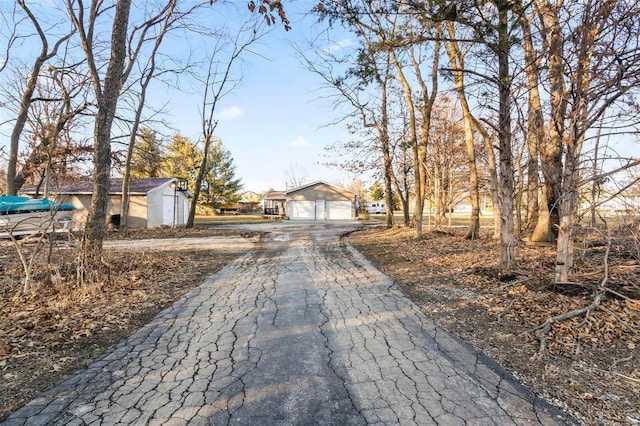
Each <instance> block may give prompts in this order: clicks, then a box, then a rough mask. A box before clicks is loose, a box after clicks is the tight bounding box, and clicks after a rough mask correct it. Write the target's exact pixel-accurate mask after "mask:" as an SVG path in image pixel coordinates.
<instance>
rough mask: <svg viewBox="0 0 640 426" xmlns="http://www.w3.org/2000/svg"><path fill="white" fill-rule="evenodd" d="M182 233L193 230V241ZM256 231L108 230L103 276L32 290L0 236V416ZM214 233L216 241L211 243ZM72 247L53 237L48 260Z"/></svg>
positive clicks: (123, 333) (137, 324) (218, 264)
mask: <svg viewBox="0 0 640 426" xmlns="http://www.w3.org/2000/svg"><path fill="white" fill-rule="evenodd" d="M189 236H191V237H194V240H193V242H192V243H193V244H191V243H189V241H188V239H187V237H189ZM171 237H180V238H181V243H180V246H181V248H183V249H182V250H171V251H167V250H158V249H157V247H156V248H150V246H149V244H148V243H147V244H144V245H142V244H139V243H138V241H142V240H146V241H149V239H151V240H155V241H156V242H163V243H164V244H169V243H170V242H175V240H167V238H171ZM161 238H162V239H163V240H160V239H161ZM259 238H260V234H259V233H255V232H253V233H252V232H246V231H237V230H236V231H234V230H229V229H199V228H198V229H192V230H184V229H159V230H151V231H135V232H133V233H131V234H130V235H128V236H122V235H120V234H111V235H110V237H109V240H110V241H109V242H108V244H105V245H106V246H110V245H119V248H118V249H117V250H115V249H114V250H105V261H106V262H107V264H108V265H109V270H110V276H109V279H108V280H107V281H106V282H105V283H102V284H100V285H92V286H86V287H78V286H76V285H75V283H74V282H73V279H72V278H73V277H71V278H67V279H65V278H62V279H61V280H60V281H58V282H57V283H56V284H52V283H48V284H44V283H40V284H38V288H37V292H36V293H35V294H34V295H32V296H25V295H21V294H20V288H21V284H20V279H21V277H22V269H21V267H20V264H19V262H18V259H17V256H16V253H15V249H13V248H12V246H11V245H10V243H9V242H7V241H3V242H1V243H0V244H2V247H1V248H0V253H1V255H0V281H1V283H0V420H2V419H3V418H4V417H6V416H7V415H8V414H9V413H11V412H12V411H14V410H15V409H17V408H19V407H20V406H22V405H24V404H25V403H26V402H28V401H29V400H30V399H31V398H33V397H34V396H36V395H37V394H38V393H39V392H41V391H42V390H44V389H45V388H46V387H48V386H49V385H51V384H52V383H54V382H56V381H57V380H59V379H61V378H62V377H64V376H65V375H66V374H68V373H70V372H72V371H74V370H76V369H78V368H82V367H83V366H86V365H88V364H89V363H90V362H91V361H92V360H93V359H94V358H95V357H97V356H98V355H100V354H102V353H104V352H105V351H106V350H107V349H108V348H109V347H111V346H112V345H114V344H116V343H117V342H119V341H121V340H123V339H125V338H126V337H127V336H129V335H130V334H131V333H133V332H134V331H136V330H138V329H139V328H141V327H142V326H143V325H144V324H146V323H147V322H148V321H149V320H151V319H152V318H153V317H154V316H155V315H156V314H157V313H158V312H160V311H161V310H162V309H164V308H166V307H167V306H169V305H170V304H171V303H173V302H174V301H175V300H177V299H179V298H180V297H181V296H183V295H184V294H186V293H187V292H188V291H189V290H191V289H192V288H194V287H196V286H198V285H200V284H201V283H202V282H203V281H204V280H205V278H206V277H208V276H210V275H212V274H213V273H215V272H216V271H218V270H219V269H221V268H222V267H223V266H224V265H226V264H227V263H229V262H230V261H232V260H233V259H235V258H237V257H238V256H240V255H242V254H243V253H245V252H247V251H248V250H250V249H252V248H253V247H254V245H253V243H254V242H255V241H258V240H259ZM216 240H217V241H218V242H219V243H220V242H222V243H221V244H218V245H217V246H216V244H213V245H212V244H210V243H211V242H215V241H216ZM205 241H207V242H208V243H207V244H204V242H205ZM122 245H125V246H129V247H128V249H127V248H124V247H122ZM170 245H171V246H173V247H175V244H170ZM184 246H187V247H188V249H184V248H185V247H184ZM154 247H155V245H154ZM214 247H215V248H214ZM131 248H136V249H135V250H131ZM71 253H72V249H70V248H68V247H67V248H65V245H64V244H62V245H57V246H56V249H55V250H54V251H53V256H54V260H53V262H52V263H54V264H64V262H65V261H64V260H63V259H64V258H65V257H68V256H70V254H71ZM56 259H57V260H56ZM67 262H68V259H67ZM61 275H62V276H63V277H64V275H65V274H64V273H63V274H61Z"/></svg>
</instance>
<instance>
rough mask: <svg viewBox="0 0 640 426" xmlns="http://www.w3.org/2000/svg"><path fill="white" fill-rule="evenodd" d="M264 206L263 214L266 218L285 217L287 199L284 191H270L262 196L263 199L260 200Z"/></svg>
mask: <svg viewBox="0 0 640 426" xmlns="http://www.w3.org/2000/svg"><path fill="white" fill-rule="evenodd" d="M258 201H259V202H260V204H261V205H262V213H263V214H264V215H266V216H279V217H282V216H285V215H286V214H287V211H286V207H285V206H286V203H287V198H286V197H285V196H284V194H283V193H282V191H276V190H275V189H269V190H268V191H267V192H265V193H264V194H262V197H260V199H259V200H258Z"/></svg>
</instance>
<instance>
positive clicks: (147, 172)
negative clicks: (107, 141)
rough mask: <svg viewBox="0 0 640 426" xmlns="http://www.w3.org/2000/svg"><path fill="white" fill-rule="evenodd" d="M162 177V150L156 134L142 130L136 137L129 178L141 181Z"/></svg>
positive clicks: (148, 130)
mask: <svg viewBox="0 0 640 426" xmlns="http://www.w3.org/2000/svg"><path fill="white" fill-rule="evenodd" d="M160 176H162V148H161V146H160V141H158V137H157V134H156V132H154V131H153V130H151V129H149V128H146V127H145V128H143V129H142V130H141V131H140V134H139V135H138V137H137V143H136V146H135V150H134V151H133V164H131V177H132V178H133V179H142V178H149V177H160Z"/></svg>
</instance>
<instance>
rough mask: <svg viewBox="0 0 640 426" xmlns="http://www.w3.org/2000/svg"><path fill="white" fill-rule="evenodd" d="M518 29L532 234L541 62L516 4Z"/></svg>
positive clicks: (540, 133) (539, 132)
mask: <svg viewBox="0 0 640 426" xmlns="http://www.w3.org/2000/svg"><path fill="white" fill-rule="evenodd" d="M518 9H519V10H518V14H519V21H520V27H521V28H522V35H523V37H522V46H523V49H524V61H525V67H524V71H525V74H526V75H527V95H528V116H527V131H526V135H527V136H526V137H527V149H528V160H527V227H526V228H527V230H528V231H531V230H532V228H533V227H534V226H535V224H536V223H537V222H538V212H539V208H538V203H539V197H538V192H539V189H540V188H539V186H540V182H539V178H538V170H539V169H538V155H539V153H538V148H539V147H540V146H542V144H543V143H544V142H543V141H544V117H543V114H542V103H541V101H540V91H539V88H538V87H539V74H540V66H539V64H540V60H539V59H538V52H536V50H535V47H534V45H533V37H532V35H531V21H530V20H529V18H527V16H526V12H525V7H524V6H523V5H522V4H521V3H518Z"/></svg>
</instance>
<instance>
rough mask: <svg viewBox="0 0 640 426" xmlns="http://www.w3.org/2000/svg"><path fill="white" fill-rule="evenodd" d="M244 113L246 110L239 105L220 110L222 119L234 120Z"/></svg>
mask: <svg viewBox="0 0 640 426" xmlns="http://www.w3.org/2000/svg"><path fill="white" fill-rule="evenodd" d="M243 115H244V110H243V109H242V108H240V107H239V106H237V105H234V106H232V107H229V108H225V109H223V110H222V111H221V112H220V119H222V120H233V119H234V118H238V117H241V116H243Z"/></svg>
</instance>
